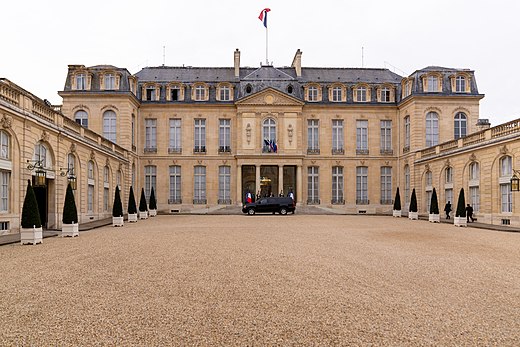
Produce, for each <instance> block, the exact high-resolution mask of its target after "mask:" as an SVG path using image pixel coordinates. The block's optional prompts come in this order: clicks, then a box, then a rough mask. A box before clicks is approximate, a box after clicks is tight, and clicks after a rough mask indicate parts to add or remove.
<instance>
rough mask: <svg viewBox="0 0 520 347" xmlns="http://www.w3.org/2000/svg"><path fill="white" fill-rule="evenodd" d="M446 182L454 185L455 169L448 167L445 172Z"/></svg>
mask: <svg viewBox="0 0 520 347" xmlns="http://www.w3.org/2000/svg"><path fill="white" fill-rule="evenodd" d="M444 182H445V183H453V168H452V167H447V168H446V169H445V170H444Z"/></svg>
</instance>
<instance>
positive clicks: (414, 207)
mask: <svg viewBox="0 0 520 347" xmlns="http://www.w3.org/2000/svg"><path fill="white" fill-rule="evenodd" d="M408 210H409V211H410V212H417V197H416V196H415V188H414V189H413V190H412V197H411V198H410V208H409V209H408Z"/></svg>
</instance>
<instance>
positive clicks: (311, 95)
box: [308, 87, 318, 101]
mask: <svg viewBox="0 0 520 347" xmlns="http://www.w3.org/2000/svg"><path fill="white" fill-rule="evenodd" d="M308 101H318V88H316V87H309V89H308Z"/></svg>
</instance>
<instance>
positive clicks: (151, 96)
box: [146, 86, 157, 101]
mask: <svg viewBox="0 0 520 347" xmlns="http://www.w3.org/2000/svg"><path fill="white" fill-rule="evenodd" d="M156 96H157V93H156V89H155V86H148V87H146V100H147V101H157V97H156Z"/></svg>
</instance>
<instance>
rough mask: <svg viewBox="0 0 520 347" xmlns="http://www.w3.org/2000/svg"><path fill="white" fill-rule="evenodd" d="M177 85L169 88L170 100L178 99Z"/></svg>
mask: <svg viewBox="0 0 520 347" xmlns="http://www.w3.org/2000/svg"><path fill="white" fill-rule="evenodd" d="M179 92H180V90H179V87H177V86H175V87H172V88H170V100H171V101H178V100H179V94H180V93H179Z"/></svg>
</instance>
